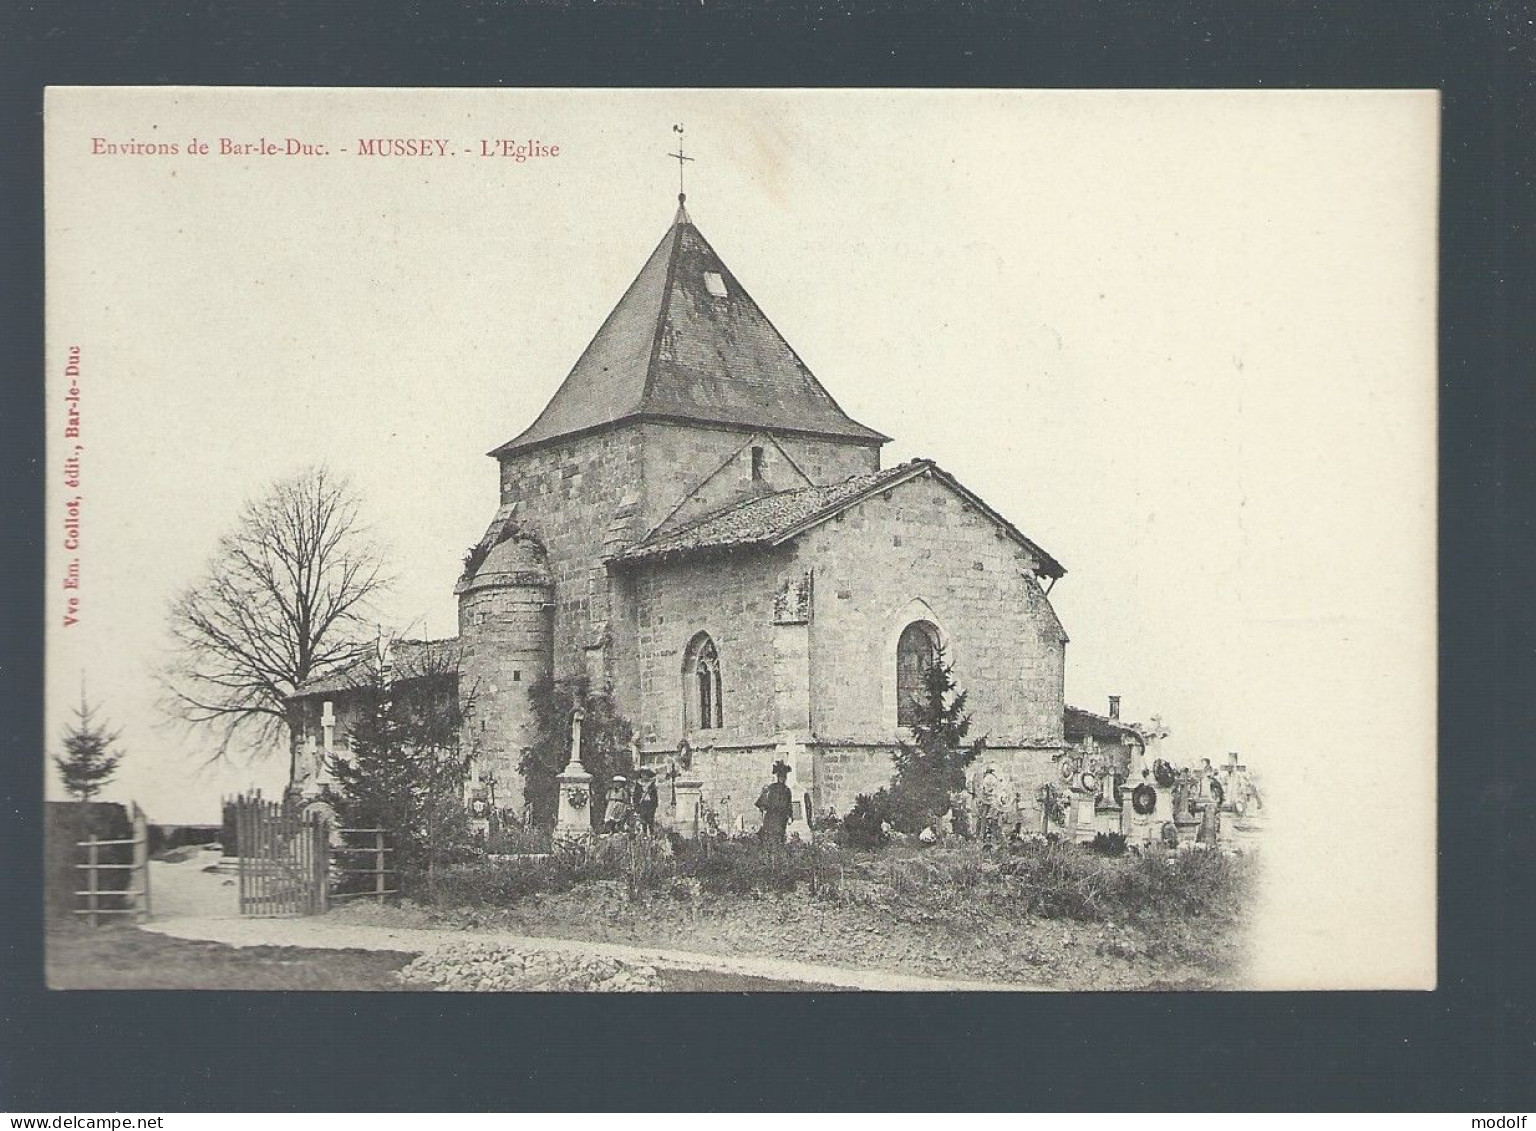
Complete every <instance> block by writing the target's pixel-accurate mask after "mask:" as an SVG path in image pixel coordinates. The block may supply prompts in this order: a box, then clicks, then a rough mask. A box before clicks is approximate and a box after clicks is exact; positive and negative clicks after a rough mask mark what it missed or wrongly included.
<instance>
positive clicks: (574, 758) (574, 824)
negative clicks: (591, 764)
mask: <svg viewBox="0 0 1536 1131" xmlns="http://www.w3.org/2000/svg"><path fill="white" fill-rule="evenodd" d="M584 718H586V712H585V711H583V710H582V709H581V708H580V707H578V708H576V710H574V711H572V712H571V758H570V761H568V762H567V763H566V764H565V769H563V770H561V771H560V773H559V775H558V776H557V777H556V778H555V782H556V783H557V785H558V786H559V789H560V810H559V815H558V816H557V817H556V818H555V839H556V840H565V839H569V838H571V837H578V836H589V835H591V832H592V775H591V774H589V773H588V772H587V767H586V766H584V765H583V764H582V761H581V720H582V719H584Z"/></svg>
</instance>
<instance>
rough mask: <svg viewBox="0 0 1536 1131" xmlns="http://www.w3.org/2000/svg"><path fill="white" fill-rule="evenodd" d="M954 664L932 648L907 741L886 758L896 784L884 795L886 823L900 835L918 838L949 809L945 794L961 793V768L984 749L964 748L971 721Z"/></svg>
mask: <svg viewBox="0 0 1536 1131" xmlns="http://www.w3.org/2000/svg"><path fill="white" fill-rule="evenodd" d="M954 667H955V666H954V664H952V663H945V662H944V648H943V646H942V645H940V646H939V647H938V649H937V650H936V652H935V653H934V657H933V663H931V664H930V665H928V667H927V669H926V670H924V672H923V691H922V696H921V699H920V702H919V704H918V713H917V718H916V720H915V721H914V722H913V724H912V728H911V729H912V741H911V742H910V743H907V742H902V743H899V744H898V746H897V748H896V753H895V754H894V755H893V756H892V757H893V759H894V761H895V763H896V780H895V782H894V783H893V784H892V786H891V788H890V792H889V806H890V821H891V824H892V826H893V827H894V828H896V829H897V830H899V831H900V832H906V833H917V832H921V831H922V830H923V828H924V827H925V826H927V825H931V824H933V823H934V822H935V821H937V820H938V818H939V816H940V815H941V814H942V813H944V812H945V810H947V809H948V808H949V797H950V794H952V793H954V792H956V791H957V790H960V789H963V788H964V787H965V771H966V767H967V766H969V765H970V764H971V763H972V762H974V761H975V760H976V757H977V755H979V754H980V753H981V751H982V750H983V749H985V747H986V739H985V738H977V739H975V740H973V741H972V742H971V743H970V744H968V745H967V744H966V741H965V740H966V736H967V735H969V734H970V730H971V716H970V713H969V712H967V711H966V709H965V703H966V699H967V692H964V691H961V690H959V689H958V688H956V686H955V679H954Z"/></svg>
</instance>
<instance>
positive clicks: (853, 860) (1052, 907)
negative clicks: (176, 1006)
mask: <svg viewBox="0 0 1536 1131" xmlns="http://www.w3.org/2000/svg"><path fill="white" fill-rule="evenodd" d="M1257 872H1258V859H1257V857H1256V856H1254V855H1251V854H1250V855H1245V856H1232V855H1227V854H1225V853H1219V852H1206V851H1191V852H1180V853H1174V854H1165V853H1162V852H1151V853H1148V854H1145V855H1143V854H1140V853H1129V854H1125V855H1106V854H1104V853H1102V852H1095V851H1093V850H1091V849H1090V848H1088V847H1087V846H1082V845H1075V844H1069V843H1057V842H1050V843H1047V842H1026V843H1021V844H1016V845H1014V846H1013V847H1012V849H1011V850H1008V851H997V850H993V851H983V850H981V849H980V848H979V847H978V846H977V845H975V844H974V843H969V842H962V843H959V844H950V845H943V846H935V847H920V846H918V845H916V844H903V843H893V844H891V845H889V846H887V847H886V848H884V849H880V850H870V851H850V850H847V849H842V850H834V851H827V850H821V851H819V852H818V851H813V850H812V849H811V848H810V847H809V846H807V845H803V844H794V843H792V844H790V845H787V846H784V847H782V848H778V847H768V846H764V845H762V844H760V843H759V842H757V841H755V840H753V839H748V838H741V839H724V838H716V839H705V840H701V841H698V842H675V843H674V842H669V841H667V840H663V839H656V840H648V839H640V838H625V837H613V838H606V839H603V840H599V841H597V842H595V843H593V842H588V843H586V844H584V845H580V846H570V847H566V848H562V849H560V850H557V851H556V852H554V853H553V854H551V855H550V856H548V857H545V858H543V859H538V860H531V859H519V860H505V861H498V862H496V863H476V864H468V865H461V866H457V867H454V868H449V869H445V870H441V871H440V872H439V873H438V877H437V883H436V886H435V890H434V891H433V892H432V893H431V897H430V898H429V899H422V900H420V901H419V902H420V904H421V905H422V906H423V907H424V909H426V910H428V911H429V912H430V913H432V914H435V915H438V916H442V917H444V918H446V919H447V920H448V921H450V922H454V923H456V924H461V925H485V926H490V925H493V924H497V923H498V921H501V920H506V919H507V918H508V917H509V916H510V917H512V918H514V919H516V920H518V922H517V924H516V926H517V927H518V929H521V930H533V931H535V932H537V931H538V930H539V929H540V927H539V924H540V920H541V918H543V919H549V917H550V916H557V915H558V916H559V919H560V922H559V923H558V924H556V923H555V921H554V920H553V919H550V926H551V927H553V928H554V929H556V930H557V931H559V932H565V933H571V932H573V931H574V933H575V934H576V935H577V936H579V937H589V936H590V937H594V938H603V937H610V935H608V934H604V933H603V932H605V931H611V930H613V929H615V925H616V924H619V923H622V924H623V928H622V929H623V931H624V932H629V933H630V936H631V937H628V938H626V937H625V934H623V933H620V934H617V935H611V937H612V938H613V939H614V941H641V940H642V939H645V940H649V941H655V942H664V943H666V944H668V945H675V946H681V947H683V948H685V949H687V948H688V947H690V946H691V945H692V944H691V943H690V936H692V935H696V936H697V937H699V938H700V939H703V940H707V939H709V938H710V937H711V934H712V932H713V931H714V930H715V928H716V927H718V928H719V929H720V930H721V931H722V932H724V933H725V934H727V935H730V936H731V937H732V938H733V940H734V941H733V942H732V943H731V945H732V946H733V947H738V948H740V949H743V950H746V951H762V952H765V953H771V954H778V953H782V954H784V955H786V956H788V955H791V954H799V953H803V949H804V945H805V939H804V938H802V937H801V934H802V929H803V933H804V934H807V935H810V936H812V937H814V936H815V935H816V934H817V933H818V927H817V924H820V925H821V926H820V933H822V934H825V931H826V930H828V929H831V927H832V926H833V925H844V926H850V927H851V925H852V924H855V923H857V924H861V925H860V926H858V927H857V929H856V931H855V934H854V936H853V937H854V939H855V940H856V941H855V943H854V944H853V945H854V949H855V950H857V951H858V952H859V953H860V954H862V955H863V957H864V960H865V961H864V962H863V964H874V965H878V964H880V963H881V962H885V961H889V960H890V959H891V958H892V957H893V956H897V955H899V954H900V952H901V948H900V946H898V947H896V949H895V950H894V951H892V952H891V954H889V955H888V954H887V953H886V951H887V950H889V949H890V948H886V947H883V946H876V945H873V944H872V943H871V942H870V939H872V938H880V937H882V936H889V937H890V938H891V939H893V940H898V941H900V942H901V943H903V944H906V943H911V944H912V945H914V946H918V945H919V944H920V947H926V948H928V951H929V952H933V951H934V948H937V953H938V954H941V955H943V956H946V960H948V959H954V960H962V959H964V958H965V956H966V954H967V950H968V948H969V950H970V951H975V950H976V949H977V948H983V947H994V946H995V947H999V948H1001V950H999V951H998V952H996V953H999V954H1000V953H1002V952H1004V951H1007V950H1009V949H1010V948H1012V950H1014V951H1016V952H1017V953H1018V954H1020V955H1023V956H1024V961H1026V962H1028V963H1035V962H1036V960H1037V959H1038V958H1039V956H1041V955H1044V956H1046V958H1048V959H1049V962H1047V961H1046V960H1045V959H1040V960H1039V964H1040V965H1042V966H1043V965H1050V966H1051V968H1052V969H1056V970H1060V971H1066V972H1067V975H1068V977H1070V978H1076V979H1081V980H1085V981H1086V980H1087V979H1088V978H1089V972H1090V969H1093V970H1098V972H1099V974H1102V973H1103V970H1102V967H1101V965H1100V964H1099V963H1098V959H1104V960H1105V961H1108V962H1111V963H1122V964H1129V965H1131V966H1134V967H1135V969H1136V971H1137V972H1138V977H1140V976H1142V975H1145V977H1144V978H1143V980H1142V981H1141V982H1140V983H1138V984H1142V985H1145V984H1147V983H1148V982H1149V981H1150V980H1153V979H1155V978H1156V977H1157V976H1158V971H1159V970H1161V971H1164V972H1168V973H1172V972H1173V971H1175V970H1178V971H1181V972H1182V973H1180V974H1179V975H1178V976H1179V977H1185V976H1206V975H1209V976H1211V977H1217V978H1228V977H1230V976H1232V975H1234V974H1235V973H1236V972H1237V971H1238V970H1239V969H1240V968H1241V967H1242V965H1243V963H1244V961H1245V954H1246V935H1245V933H1244V929H1243V928H1244V926H1245V923H1246V912H1247V909H1248V907H1249V906H1250V905H1251V903H1252V901H1253V899H1254V897H1255V886H1256V879H1257ZM600 891H601V892H603V893H605V895H604V896H603V897H602V898H604V899H606V898H609V897H610V896H614V897H617V898H619V899H620V900H621V901H622V902H623V904H624V905H625V906H627V907H631V908H633V909H634V912H633V914H631V913H630V912H627V911H622V910H615V911H613V912H612V913H611V914H612V917H613V920H614V922H613V924H609V925H608V926H606V927H605V926H603V925H602V924H599V923H597V922H596V919H597V918H598V912H597V907H598V905H599V903H601V899H599V892H600ZM770 906H771V907H772V908H773V909H774V910H773V911H772V913H771V914H769V911H768V909H769V907H770ZM557 907H558V908H561V909H562V910H557ZM569 909H575V910H577V911H579V915H578V916H577V918H576V921H575V922H572V921H571V920H570V919H569V917H568V916H567V915H566V910H569ZM765 915H766V916H767V918H766V919H765V918H764V916H765ZM674 920H675V921H676V922H673V921H674ZM749 923H756V924H758V925H759V928H762V929H761V930H759V937H757V938H751V937H746V936H750V935H751V931H750V930H747V931H743V930H742V929H741V928H743V925H744V924H749ZM669 924H670V925H669ZM501 925H512V924H510V923H501ZM781 927H782V928H783V929H782V930H781V929H780V928H781ZM1051 931H1054V932H1056V934H1057V935H1058V936H1060V937H1064V938H1068V939H1074V940H1076V941H1075V942H1073V943H1071V944H1070V945H1068V946H1067V947H1066V948H1065V949H1062V948H1060V947H1057V946H1056V945H1055V943H1054V942H1052V941H1051V939H1052V937H1053V936H1052V935H1051ZM770 936H771V937H770ZM780 936H782V937H780ZM983 936H985V939H986V940H987V941H986V942H984V941H983ZM1090 938H1091V939H1092V940H1093V941H1092V943H1091V944H1086V945H1089V947H1090V949H1091V950H1092V951H1093V952H1094V957H1093V958H1092V959H1090V960H1089V961H1088V962H1087V963H1086V964H1085V963H1084V962H1083V961H1082V958H1083V955H1082V953H1081V948H1082V946H1083V945H1085V944H1084V942H1083V940H1085V939H1090ZM1030 939H1034V940H1045V941H1044V942H1043V943H1041V945H1039V946H1036V945H1034V943H1027V940H1030ZM797 948H799V949H798V950H797ZM866 952H867V953H866ZM930 957H932V954H931V953H930ZM829 958H830V959H831V960H832V961H833V962H834V963H835V962H836V961H837V958H838V956H837V954H836V953H835V952H834V953H832V954H829V955H825V956H823V959H822V960H827V959H829ZM1004 965H1005V967H1006V963H1005V964H1004ZM930 972H942V969H941V968H940V969H934V970H930ZM971 976H977V977H987V976H990V975H989V974H988V972H987V969H986V967H985V965H983V966H981V967H978V968H977V969H975V970H973V971H972V975H971ZM1005 976H1008V975H1005ZM1093 976H1098V975H1093Z"/></svg>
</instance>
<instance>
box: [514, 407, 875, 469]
mask: <svg viewBox="0 0 1536 1131" xmlns="http://www.w3.org/2000/svg"><path fill="white" fill-rule="evenodd" d="M534 423H535V424H537V421H535V422H534ZM645 423H655V424H689V425H693V426H695V427H702V428H720V429H724V430H726V431H731V432H746V433H753V432H761V433H765V434H767V435H770V436H776V435H781V436H805V437H807V438H809V439H814V440H836V441H841V442H842V443H845V444H858V445H860V446H861V447H867V448H874V447H880V446H881V445H883V444H888V443H890V442H891V438H890V437H889V436H887V435H886V434H885V433H883V432H876V431H875V430H874V429H873V428H867V427H865V426H864V425H862V424H859V423H858V421H851V423H853V424H854V425H855V426H856V427H858V428H859V429H861V431H860V432H837V431H833V430H831V429H825V428H790V427H786V426H784V425H780V424H750V423H743V422H740V421H734V420H705V419H701V418H697V417H690V416H682V415H678V414H672V413H661V412H629V413H625V414H624V415H623V416H617V417H615V418H614V419H612V420H605V421H603V422H602V423H601V424H593V425H589V426H588V427H586V428H578V429H576V430H574V431H571V432H559V433H556V434H555V435H553V436H542V437H540V438H538V439H536V440H530V441H526V442H524V441H523V437H524V436H526V435H527V434H528V433H529V432H531V431H533V427H532V426H530V427H528V428H525V429H524V430H523V431H522V432H521V433H519V434H518V435H517V436H515V437H513V438H512V439H510V440H508V441H507V442H506V443H505V444H502V445H501V446H500V447H498V448H492V449H491V450H490V451H488V452H486V453H485V454H486V455H488V456H490V457H491V458H492V459H500V458H501V457H502V456H509V455H522V454H523V453H525V452H533V451H538V450H539V449H541V448H549V447H554V446H555V445H557V444H565V443H569V442H571V441H572V440H579V439H581V438H583V437H585V436H595V435H598V434H599V433H602V432H605V431H608V430H609V429H614V428H621V427H624V426H625V425H629V424H645Z"/></svg>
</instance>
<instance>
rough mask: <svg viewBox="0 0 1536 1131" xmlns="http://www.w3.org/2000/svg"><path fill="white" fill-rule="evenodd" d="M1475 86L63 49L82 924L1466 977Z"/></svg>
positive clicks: (611, 980)
mask: <svg viewBox="0 0 1536 1131" xmlns="http://www.w3.org/2000/svg"><path fill="white" fill-rule="evenodd" d="M1438 114H1439V105H1438V98H1437V96H1436V95H1435V94H1434V93H1433V92H1423V91H1369V90H1360V91H1325V90H1317V91H1289V92H1268V91H1247V92H1227V91H1199V92H1196V91H1160V92H1157V91H1144V92H1137V91H985V90H980V91H975V90H973V91H952V90H951V91H946V90H923V91H917V90H904V91H892V90H835V91H834V90H780V91H752V90H687V91H682V90H590V89H588V90H404V89H396V90H381V89H346V90H342V89H240V88H219V89H214V88H177V87H162V88H152V89H151V88H78V87H61V88H53V89H51V90H49V91H48V94H47V99H46V213H47V233H46V234H47V345H48V368H47V398H48V416H47V426H48V436H47V440H48V469H47V482H48V502H47V505H48V527H47V528H48V538H49V541H48V547H47V552H48V567H47V577H48V593H47V602H48V657H47V699H48V701H47V726H48V735H49V738H50V747H49V750H48V752H47V753H48V758H49V765H48V774H49V783H50V784H49V789H50V800H49V801H48V802H47V808H48V845H47V867H48V874H47V880H46V882H47V887H48V912H47V914H48V917H49V931H48V948H49V953H48V960H49V967H48V978H49V984H50V985H51V986H53V987H54V988H58V989H70V988H85V987H105V988H187V989H196V988H250V989H283V988H303V989H398V988H401V987H404V988H410V989H419V990H423V991H428V990H452V991H530V990H532V991H545V990H570V991H586V990H662V991H665V990H762V991H774V990H808V989H847V990H888V991H920V990H957V989H959V990H977V989H981V990H1049V991H1093V990H1152V989H1190V990H1209V989H1215V990H1223V989H1362V988H1381V989H1432V988H1433V987H1434V986H1435V984H1436V964H1435V953H1436V951H1435V946H1436V937H1435V911H1436V890H1435V859H1436V820H1435V752H1436V706H1435V703H1436V628H1435V624H1436V614H1435V609H1436V574H1435V545H1436V526H1435V507H1436V456H1435V439H1436V384H1437V374H1436V282H1437V281H1436V258H1437V247H1436V215H1437V203H1438V186H1437V170H1438V165H1439V138H1438ZM208 944H217V945H212V946H210V945H208ZM272 947H289V948H302V949H301V950H298V951H289V952H286V954H285V957H284V959H283V961H281V962H278V961H275V960H273V959H272V958H270V957H269V956H270V954H271V953H272V952H271V951H269V950H268V949H266V948H272Z"/></svg>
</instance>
